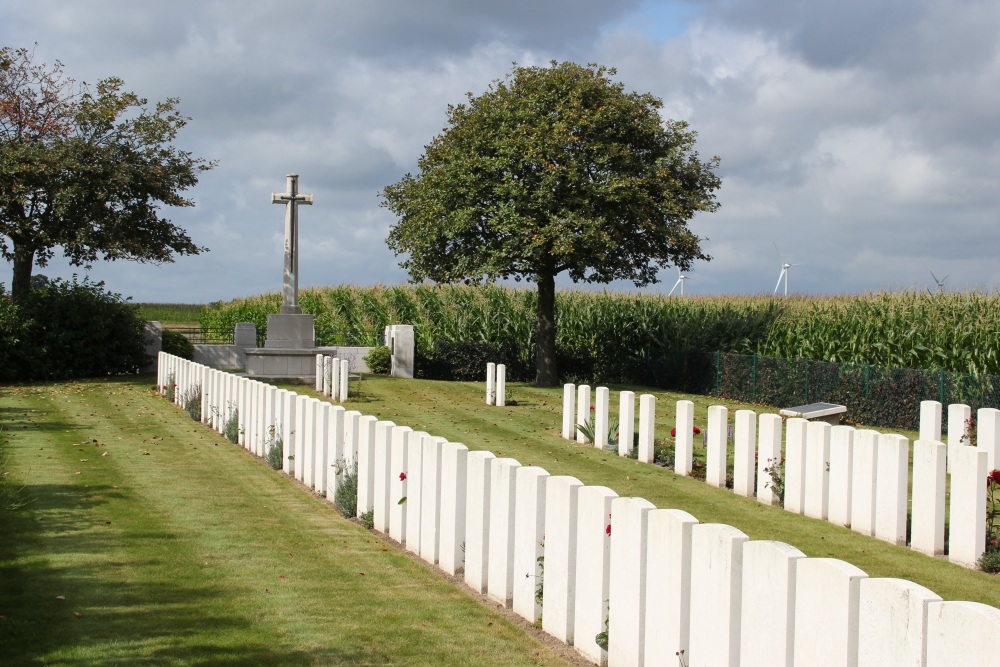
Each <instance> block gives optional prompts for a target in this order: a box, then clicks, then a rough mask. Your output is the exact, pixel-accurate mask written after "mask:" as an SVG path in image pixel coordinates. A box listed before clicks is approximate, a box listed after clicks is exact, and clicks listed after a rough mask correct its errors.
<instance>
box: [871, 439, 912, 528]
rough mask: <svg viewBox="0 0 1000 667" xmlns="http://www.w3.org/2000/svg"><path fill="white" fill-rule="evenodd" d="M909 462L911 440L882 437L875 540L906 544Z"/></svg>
mask: <svg viewBox="0 0 1000 667" xmlns="http://www.w3.org/2000/svg"><path fill="white" fill-rule="evenodd" d="M909 462H910V441H909V440H907V439H906V438H905V437H903V436H901V435H895V434H882V435H880V436H879V439H878V465H877V468H876V470H877V471H878V472H877V479H876V480H875V537H877V538H879V539H880V540H885V541H886V542H890V543H892V544H898V545H905V544H906V515H907V509H908V507H907V503H906V495H907V491H909V475H910V465H909Z"/></svg>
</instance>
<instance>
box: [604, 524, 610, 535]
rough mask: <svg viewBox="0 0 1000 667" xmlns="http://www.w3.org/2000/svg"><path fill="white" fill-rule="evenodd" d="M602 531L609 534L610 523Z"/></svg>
mask: <svg viewBox="0 0 1000 667" xmlns="http://www.w3.org/2000/svg"><path fill="white" fill-rule="evenodd" d="M604 532H605V533H607V534H608V535H609V536H610V535H611V524H610V523H609V524H608V527H607V528H605V529H604Z"/></svg>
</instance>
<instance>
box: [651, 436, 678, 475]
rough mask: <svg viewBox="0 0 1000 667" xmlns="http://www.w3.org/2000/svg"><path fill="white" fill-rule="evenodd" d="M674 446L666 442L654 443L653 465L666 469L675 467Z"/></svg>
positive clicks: (658, 441)
mask: <svg viewBox="0 0 1000 667" xmlns="http://www.w3.org/2000/svg"><path fill="white" fill-rule="evenodd" d="M674 460H675V458H674V444H673V443H672V442H667V441H666V440H657V441H656V442H655V443H653V463H655V464H656V465H658V466H663V467H664V468H673V467H674Z"/></svg>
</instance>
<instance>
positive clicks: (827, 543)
mask: <svg viewBox="0 0 1000 667" xmlns="http://www.w3.org/2000/svg"><path fill="white" fill-rule="evenodd" d="M355 384H356V383H355ZM292 388H293V389H295V390H296V391H299V392H302V391H311V390H310V389H307V388H303V387H301V386H299V387H292ZM623 388H624V387H614V386H612V387H611V389H612V405H613V406H614V407H613V408H612V411H613V412H614V413H617V396H616V393H617V391H618V390H619V389H623ZM629 388H630V389H635V390H636V394H637V395H638V393H639V391H640V389H638V388H635V387H629ZM641 391H642V392H643V393H652V394H654V395H656V396H657V415H658V419H657V429H656V430H657V433H659V434H663V433H669V431H670V429H671V428H672V426H673V413H674V403H675V402H676V401H677V400H680V399H689V400H692V401H693V402H694V403H695V424H698V425H700V426H701V427H702V428H704V426H705V422H706V415H707V409H708V406H709V405H712V404H724V405H727V406H728V407H729V409H730V420H732V412H733V411H735V410H736V409H740V408H751V409H753V408H756V409H757V410H758V412H760V411H761V406H751V405H746V404H741V403H736V402H733V401H724V400H721V399H716V398H711V397H705V396H691V395H682V394H675V393H670V392H663V391H656V390H646V389H641ZM507 395H508V401H510V400H511V399H512V398H513V400H515V401H516V402H517V405H514V406H508V407H502V408H497V407H489V406H487V405H486V404H485V383H462V382H434V381H429V380H400V379H393V378H383V377H371V376H366V377H365V379H364V381H363V382H362V383H361V384H360V393H359V395H358V397H357V398H356V399H355V400H354V401H352V402H349V403H347V404H346V406H347V407H348V408H354V409H357V410H360V411H361V412H362V413H364V414H371V415H375V416H377V417H379V418H380V419H389V420H392V421H393V422H395V423H397V424H405V425H407V426H410V427H412V428H413V429H414V430H422V431H427V432H429V433H431V434H433V435H439V436H444V437H446V438H448V439H449V440H452V441H454V442H462V443H465V444H466V445H467V446H468V447H469V448H470V449H486V450H489V451H492V452H493V453H494V454H496V455H497V456H510V457H513V458H515V459H517V460H518V461H519V462H520V463H521V464H523V465H536V466H541V467H543V468H545V469H546V470H548V471H549V472H550V473H552V474H554V475H556V474H558V475H572V476H574V477H576V478H578V479H580V480H581V481H582V482H584V483H585V484H593V485H603V486H607V487H610V488H611V489H614V490H615V491H616V492H617V493H618V494H619V495H622V496H638V497H641V498H645V499H647V500H649V501H650V502H652V503H653V504H654V505H656V506H657V507H661V508H679V509H683V510H686V511H688V512H690V513H691V514H693V515H694V516H695V517H697V518H698V519H699V520H701V521H704V522H706V523H708V522H718V523H725V524H729V525H731V526H735V527H736V528H738V529H740V530H742V531H743V532H744V533H746V534H747V535H749V536H750V538H751V539H755V540H762V539H764V540H778V541H781V542H786V543H788V544H791V545H793V546H795V547H797V548H798V549H800V550H802V551H803V552H804V553H805V554H806V555H807V556H813V557H833V558H840V559H842V560H846V561H848V562H850V563H853V564H855V565H857V566H858V567H860V568H861V569H862V570H864V571H865V572H867V573H868V574H869V575H870V576H874V577H899V578H903V579H909V580H911V581H914V582H917V583H919V584H921V585H923V586H926V587H927V588H930V589H931V590H932V591H934V592H936V593H937V594H938V595H940V596H942V597H943V598H944V599H946V600H972V601H976V602H983V603H986V604H989V605H992V606H995V607H1000V577H997V576H991V575H988V574H985V573H983V572H979V571H976V570H970V569H966V568H963V567H960V566H957V565H953V564H951V563H949V562H947V561H946V560H944V559H942V558H932V557H929V556H926V555H924V554H921V553H917V552H915V551H913V550H911V549H909V548H907V547H897V546H894V545H890V544H888V543H886V542H883V541H881V540H877V539H875V538H872V537H866V536H863V535H860V534H858V533H855V532H853V531H851V530H849V529H847V528H844V527H843V526H836V525H833V524H831V523H829V522H827V521H821V520H817V519H810V518H807V517H804V516H800V515H797V514H793V513H791V512H786V511H785V510H783V509H781V508H778V507H771V506H764V505H762V504H760V503H758V502H757V501H756V500H754V499H751V498H743V497H740V496H737V495H735V494H734V493H732V492H731V491H727V490H724V489H715V488H712V487H710V486H708V485H707V484H705V483H704V482H701V481H698V480H695V479H691V478H689V477H681V476H678V475H675V474H673V473H672V472H671V471H668V470H666V469H664V468H660V467H658V466H653V465H649V464H644V463H639V462H638V461H635V460H632V459H625V458H620V457H618V456H617V455H616V454H612V453H609V452H602V451H600V450H597V449H595V448H594V447H592V446H589V445H587V446H585V445H578V444H576V443H574V442H570V441H567V440H563V439H562V437H561V430H562V388H561V387H559V388H552V389H539V388H537V387H533V386H531V385H526V384H513V385H510V384H509V385H508V394H507ZM636 412H637V413H638V410H637V411H636ZM880 430H885V431H887V432H888V431H889V429H880ZM894 432H899V433H901V434H902V435H906V436H907V437H909V438H911V439H914V438H915V437H916V433H913V432H906V431H894ZM699 445H700V439H696V445H695V449H696V451H698V450H700V446H699ZM701 456H704V454H701Z"/></svg>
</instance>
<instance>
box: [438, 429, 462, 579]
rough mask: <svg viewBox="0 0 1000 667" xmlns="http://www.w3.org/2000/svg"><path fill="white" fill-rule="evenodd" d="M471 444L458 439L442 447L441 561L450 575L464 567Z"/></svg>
mask: <svg viewBox="0 0 1000 667" xmlns="http://www.w3.org/2000/svg"><path fill="white" fill-rule="evenodd" d="M468 456H469V448H468V447H466V446H465V445H463V444H461V443H458V442H446V443H444V445H442V447H441V539H440V540H439V543H438V548H439V554H438V565H439V566H440V568H441V569H442V570H444V571H445V572H447V573H448V574H451V575H456V574H458V573H459V572H460V571H461V570H462V569H463V568H464V556H463V549H464V547H465V505H466V503H465V498H466V491H467V490H466V484H467V481H466V464H467V462H468Z"/></svg>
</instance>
